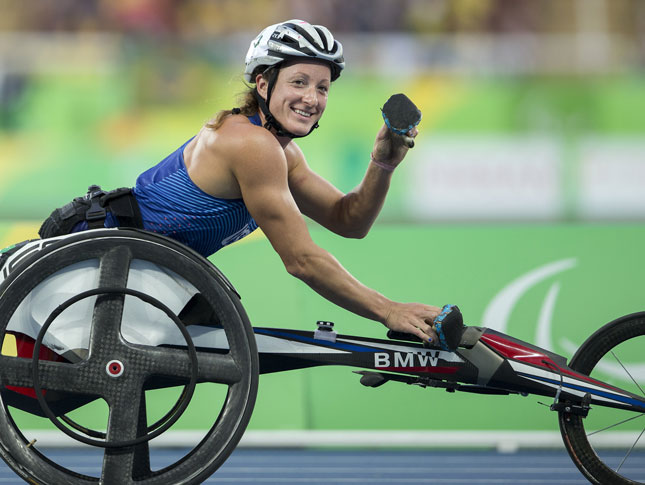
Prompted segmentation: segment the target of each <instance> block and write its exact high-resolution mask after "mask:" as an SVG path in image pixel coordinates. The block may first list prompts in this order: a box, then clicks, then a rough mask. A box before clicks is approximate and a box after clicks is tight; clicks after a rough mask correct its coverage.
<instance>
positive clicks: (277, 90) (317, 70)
mask: <svg viewBox="0 0 645 485" xmlns="http://www.w3.org/2000/svg"><path fill="white" fill-rule="evenodd" d="M330 84H331V70H330V69H329V67H328V66H327V65H325V64H322V63H320V62H316V61H303V62H297V63H295V62H294V63H290V64H286V65H285V66H284V67H282V68H281V69H280V72H279V73H278V78H277V80H276V83H275V87H274V88H273V92H272V93H271V100H270V102H269V111H271V114H273V116H274V117H275V118H276V120H277V121H278V122H279V123H280V124H281V125H282V126H283V127H284V129H285V130H288V131H290V132H291V133H294V134H296V135H306V134H308V133H309V131H310V130H311V127H312V126H313V125H314V124H315V123H316V122H317V121H318V120H319V119H320V117H321V116H322V114H323V112H324V111H325V107H326V106H327V95H328V93H329V85H330ZM257 89H258V92H259V93H260V95H261V96H262V97H264V99H266V96H267V89H268V82H267V80H266V79H264V78H262V77H261V76H258V78H257Z"/></svg>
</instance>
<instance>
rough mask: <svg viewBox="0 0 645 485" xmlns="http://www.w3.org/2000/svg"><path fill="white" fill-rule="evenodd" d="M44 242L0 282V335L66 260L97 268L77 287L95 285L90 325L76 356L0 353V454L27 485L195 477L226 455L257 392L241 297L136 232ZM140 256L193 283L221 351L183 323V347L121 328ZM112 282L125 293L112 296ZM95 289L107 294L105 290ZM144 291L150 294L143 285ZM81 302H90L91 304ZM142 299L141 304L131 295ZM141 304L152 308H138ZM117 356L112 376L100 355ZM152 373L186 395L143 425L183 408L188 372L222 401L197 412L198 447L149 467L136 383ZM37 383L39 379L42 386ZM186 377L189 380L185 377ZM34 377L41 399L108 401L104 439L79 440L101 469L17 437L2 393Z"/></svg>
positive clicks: (217, 276)
mask: <svg viewBox="0 0 645 485" xmlns="http://www.w3.org/2000/svg"><path fill="white" fill-rule="evenodd" d="M46 242H47V244H46V245H45V244H43V245H42V246H41V247H40V248H39V249H38V250H36V251H34V252H33V253H32V254H30V255H29V256H27V257H24V258H23V259H22V260H19V263H17V264H16V265H15V267H14V268H12V271H11V273H10V274H9V275H8V277H7V278H6V279H5V280H4V281H3V282H2V284H1V285H0V332H2V335H3V336H5V337H6V335H7V328H8V326H11V325H14V326H15V323H12V322H13V321H12V316H13V315H14V314H18V309H19V306H20V304H21V303H22V302H23V301H24V300H26V299H28V298H31V297H32V295H33V294H35V292H36V291H38V290H39V289H41V288H42V287H43V286H42V285H46V284H48V283H46V281H49V282H51V281H52V280H51V279H49V280H48V278H50V277H52V278H55V277H57V276H56V275H59V274H60V272H61V271H65V270H66V269H68V268H70V267H72V266H73V265H77V264H85V262H87V261H96V262H97V263H98V264H97V269H96V272H97V274H98V276H97V282H96V283H95V285H94V286H95V288H84V290H90V291H87V292H86V293H92V292H93V291H94V293H98V295H97V294H92V295H90V296H92V297H93V298H94V299H95V302H94V303H93V305H94V306H93V310H92V312H91V315H92V317H91V319H90V321H88V323H87V325H88V326H89V327H90V328H89V330H88V331H87V334H88V335H89V337H88V349H87V352H86V354H85V358H84V360H83V359H81V360H80V361H77V362H73V363H70V362H69V361H68V362H67V363H66V362H55V363H52V362H46V361H43V360H42V358H41V360H38V359H37V358H36V359H24V358H16V357H12V356H7V355H2V356H0V384H2V387H1V389H3V391H2V394H1V395H0V396H1V398H2V402H1V403H0V455H1V456H2V458H3V459H4V460H5V461H6V462H7V464H8V465H9V466H10V467H11V468H12V469H13V470H14V471H15V472H16V473H17V474H18V475H19V476H20V477H21V478H23V479H24V480H25V481H28V482H30V483H42V484H52V485H59V484H61V483H66V484H70V485H80V484H96V483H102V484H116V483H119V484H129V483H137V484H142V485H148V484H164V485H167V484H197V483H202V482H203V481H204V480H205V479H206V478H208V477H209V476H210V475H212V474H213V473H214V472H215V471H216V470H217V469H218V468H219V467H220V466H221V465H222V463H224V461H225V460H226V459H227V458H228V456H229V455H230V453H231V452H232V451H233V449H234V448H235V447H236V445H237V443H238V442H239V440H240V438H241V436H242V434H243V433H244V431H245V429H246V426H247V424H248V421H249V419H250V417H251V413H252V411H253V407H254V404H255V399H256V394H257V386H258V374H259V366H258V354H257V348H256V345H255V337H254V333H253V329H252V327H251V325H250V322H249V320H248V317H247V315H246V313H245V311H244V309H243V307H242V305H241V303H240V300H239V295H237V293H236V292H235V290H234V288H233V286H232V285H231V284H230V283H229V282H228V281H227V280H226V278H225V277H224V276H223V275H222V274H221V273H220V272H219V271H218V270H217V268H215V266H213V265H212V264H211V263H210V262H209V261H208V260H206V259H205V258H203V257H202V256H200V255H199V254H197V253H195V252H194V251H192V250H190V249H189V248H187V247H185V246H183V245H182V244H179V243H178V242H176V241H174V240H171V239H168V238H165V237H162V236H158V235H155V234H152V233H147V232H145V231H136V230H122V229H118V230H115V229H108V230H104V229H99V230H95V231H86V232H82V233H78V234H73V235H70V236H65V237H62V238H53V239H52V240H48V241H46ZM137 264H143V265H154V267H155V268H159V269H160V273H158V274H161V273H164V274H171V273H172V274H173V275H178V276H179V277H180V278H183V280H182V281H185V282H188V284H185V283H182V285H183V286H182V287H184V286H185V287H188V286H190V288H191V291H196V292H197V293H196V294H198V295H199V296H200V297H201V298H202V300H201V301H202V303H201V305H202V306H203V305H204V302H206V306H207V307H209V311H210V313H208V312H207V313H208V314H209V315H211V316H212V315H214V316H215V317H216V319H217V321H216V323H215V324H212V325H217V327H218V328H222V329H223V330H224V331H225V336H226V340H227V341H228V347H229V350H228V351H223V352H219V353H218V352H209V351H208V349H205V348H203V347H202V348H201V349H200V348H199V347H198V348H197V350H196V351H195V347H194V346H193V344H192V341H191V337H190V336H189V335H187V332H186V331H185V329H182V335H183V336H184V338H183V340H182V341H180V343H181V344H183V343H184V340H185V344H186V345H184V346H183V348H182V346H181V345H179V344H178V345H175V346H173V345H162V346H152V345H144V344H140V343H139V344H138V343H135V344H133V343H132V342H129V341H127V340H126V339H125V338H124V337H123V335H122V324H123V322H124V321H125V317H124V315H125V314H126V313H125V312H124V307H125V306H126V304H128V303H127V302H128V301H129V300H128V298H131V299H132V301H134V300H136V298H133V296H136V293H139V294H140V293H141V292H136V291H133V290H129V289H128V287H129V285H130V280H131V279H132V280H134V279H136V278H137V277H138V278H142V279H143V278H145V276H141V274H144V272H143V271H141V272H140V274H135V273H136V272H137V271H139V270H138V269H136V268H139V266H137ZM147 267H148V266H146V268H147ZM155 274H157V273H155ZM171 279H172V278H171ZM173 281H175V280H173ZM154 282H155V280H153V281H152V285H153V286H154ZM148 284H150V282H149V283H148ZM126 285H127V286H126ZM119 288H122V289H124V290H123V291H122V292H120V291H119ZM103 289H105V291H102V290H103ZM108 290H109V291H108ZM151 292H153V293H154V291H153V290H152V289H151ZM126 295H128V296H126ZM77 296H78V295H77ZM81 296H82V295H81ZM84 298H85V297H84ZM142 298H145V301H149V302H151V303H152V304H153V306H158V308H161V307H163V308H166V309H167V307H165V305H164V302H161V301H158V299H155V298H152V297H147V295H142ZM72 300H74V298H70V299H68V300H67V301H66V302H65V303H63V302H60V301H59V302H57V304H58V305H59V307H58V308H60V307H62V306H65V304H69V305H71V303H73V302H72ZM79 301H80V300H79ZM88 304H90V305H91V302H90V303H88ZM145 304H147V303H140V305H145ZM58 308H57V310H58ZM144 310H145V311H148V313H150V311H149V309H148V308H147V307H145V308H144ZM145 311H144V313H145ZM176 313H177V312H175V314H173V313H172V312H171V313H169V314H168V316H170V318H171V319H172V320H173V321H175V324H179V325H181V324H182V321H180V320H179V318H178V317H177V315H176ZM56 315H57V314H56V310H54V311H53V312H51V314H50V315H49V318H50V319H52V318H56ZM215 317H213V318H215ZM97 322H99V323H97ZM43 327H45V326H43ZM45 330H46V329H45ZM48 331H49V330H47V332H48ZM43 333H46V332H44V331H41V334H40V335H39V337H38V339H40V340H42V337H43V335H42V334H43ZM62 335H63V336H64V334H62ZM32 337H33V336H32ZM38 339H35V340H36V345H38V344H39V340H38ZM188 341H190V342H188ZM44 345H45V344H44ZM186 347H187V348H188V352H186ZM115 349H116V350H115ZM114 352H116V357H117V358H118V359H121V361H122V362H121V361H119V364H121V363H122V364H123V367H125V369H126V372H125V373H119V374H116V375H112V376H110V375H109V371H108V368H107V366H106V364H105V362H108V363H110V362H114V361H113V360H108V359H111V358H114V356H113V355H112V353H114ZM186 354H188V355H186ZM195 355H196V359H197V360H196V361H195ZM123 356H125V357H123ZM191 359H192V360H191ZM195 362H197V363H198V365H197V367H198V369H196V368H195V365H194V364H195ZM79 366H81V367H83V369H84V370H83V372H82V373H80V374H79V377H77V378H76V377H74V373H75V372H76V369H77V368H80V367H79ZM146 366H148V367H150V366H156V367H154V369H155V370H154V372H151V371H150V370H149V369H146ZM141 369H143V372H142V373H141V376H143V377H140V380H139V381H137V380H136V379H135V378H134V377H132V376H139V374H138V373H139V372H140V370H141ZM197 370H198V371H199V375H198V374H197ZM32 371H33V372H32ZM155 372H158V373H155ZM81 374H82V375H81ZM106 374H107V377H106ZM122 374H123V376H127V379H126V378H125V377H124V378H123V379H124V380H123V381H119V380H118V379H115V378H121V375H122ZM150 375H152V377H153V378H154V379H156V381H155V382H157V383H159V382H165V381H164V380H167V381H168V382H172V384H169V387H171V386H178V387H181V386H185V387H184V393H182V395H181V396H180V398H179V401H178V404H182V406H178V405H176V406H175V408H173V410H171V412H170V413H169V414H168V415H166V416H165V417H164V418H163V419H162V421H163V423H162V424H160V425H159V426H157V425H152V428H155V427H156V428H157V430H159V429H161V431H162V432H163V430H165V424H164V423H168V422H169V421H170V419H169V418H170V416H169V415H171V414H173V413H174V412H175V411H176V410H177V409H178V408H182V409H181V411H182V412H183V409H185V407H186V406H185V405H187V404H188V403H187V402H182V400H183V399H186V395H187V393H186V390H187V389H188V388H189V387H190V385H193V387H194V384H195V379H194V377H195V376H197V382H198V384H197V387H200V386H202V385H206V386H217V387H223V390H222V395H223V396H224V397H223V404H222V406H221V409H218V408H217V407H216V406H214V405H213V408H214V409H212V415H210V416H204V417H203V419H204V420H205V421H204V423H203V425H204V428H206V429H207V431H206V432H205V435H204V437H203V438H202V439H201V440H200V441H199V442H198V443H197V444H196V446H195V447H194V448H192V449H191V450H190V451H189V452H188V453H187V454H186V455H185V456H183V457H182V458H181V459H180V460H179V461H177V462H175V463H172V464H170V465H168V466H165V467H164V468H162V469H156V470H152V469H151V466H150V463H151V460H150V458H151V456H150V455H151V450H150V447H149V446H148V441H149V440H150V439H154V438H155V437H156V436H157V435H158V434H159V433H155V432H154V430H153V432H151V428H150V427H149V425H148V424H147V415H146V398H145V395H146V392H147V390H149V388H147V387H145V386H143V385H142V383H145V384H146V385H148V382H149V381H150ZM34 376H35V377H34ZM191 376H192V377H191ZM138 378H139V377H137V379H138ZM40 379H44V381H43V382H42V383H41V382H39V380H40ZM128 379H129V380H128ZM154 379H153V380H154ZM188 381H190V383H187V382H188ZM101 382H104V383H105V384H101ZM115 383H116V384H115ZM35 384H38V386H37V385H35ZM40 384H42V387H43V389H47V393H48V396H52V395H59V396H60V395H62V396H63V397H64V396H65V394H66V391H69V394H71V393H73V396H74V397H77V396H78V395H79V394H83V393H84V392H85V391H84V389H86V388H87V389H88V390H87V391H86V393H87V394H88V396H85V398H86V400H91V399H92V398H94V397H96V396H98V397H100V398H103V399H104V401H105V402H106V403H107V404H108V410H109V420H108V421H107V425H106V430H105V433H103V435H102V436H103V438H104V439H103V440H101V435H100V434H99V439H98V440H97V439H96V438H94V439H92V440H85V441H83V442H90V446H92V443H91V442H94V443H95V444H94V445H93V446H101V447H102V448H103V450H102V452H103V459H102V464H100V465H99V469H98V470H96V471H92V472H87V471H85V470H81V471H75V470H72V469H68V468H65V467H63V466H61V465H59V464H57V463H55V462H54V461H52V460H51V459H50V458H48V457H47V453H46V451H44V450H39V449H38V446H37V443H36V445H35V446H33V443H31V444H29V443H30V441H29V440H28V439H27V438H26V437H25V435H26V434H27V433H23V431H22V430H20V429H19V427H18V425H17V424H16V423H17V421H18V420H15V419H14V416H13V415H12V404H11V400H10V399H9V396H10V395H11V391H7V390H6V386H14V387H30V388H36V390H37V388H38V387H39V385H40ZM189 384H190V385H189ZM66 386H71V387H66ZM119 386H121V387H119ZM128 386H129V387H128ZM159 387H163V386H160V385H159V384H157V387H156V388H159ZM188 394H190V393H188ZM81 398H83V396H81ZM188 399H190V397H188ZM63 401H64V399H63ZM164 404H165V403H164ZM171 405H172V402H171V403H169V407H170V406H171ZM45 407H47V406H45ZM53 407H54V406H52V408H53ZM50 411H51V409H50ZM54 414H59V413H54ZM61 414H62V413H61ZM177 417H178V416H175V418H177ZM50 419H51V417H50ZM66 422H67V421H66ZM55 424H56V423H55ZM74 424H75V423H74ZM57 426H58V425H57ZM209 427H210V429H209ZM76 429H83V428H82V427H80V428H79V427H77V428H76ZM90 431H91V432H92V433H96V432H94V431H93V430H90ZM146 433H148V434H149V435H146ZM92 436H95V435H94V434H93V435H92ZM79 441H82V440H81V439H79ZM101 441H103V444H101V443H100V442H101ZM97 442H98V444H96V443H97ZM115 446H116V448H115Z"/></svg>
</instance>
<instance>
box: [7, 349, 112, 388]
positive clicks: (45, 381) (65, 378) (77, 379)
mask: <svg viewBox="0 0 645 485" xmlns="http://www.w3.org/2000/svg"><path fill="white" fill-rule="evenodd" d="M83 367H84V366H83V365H82V363H81V364H69V363H64V362H53V361H48V360H40V361H38V379H39V381H40V386H41V388H42V389H47V390H50V391H64V392H69V393H75V394H84V395H98V394H97V392H100V387H99V386H98V385H97V386H93V385H92V384H93V380H92V379H88V378H87V376H85V372H84V369H83ZM0 380H1V381H2V384H3V385H5V386H16V387H29V388H32V387H34V379H33V375H32V361H31V359H25V358H21V357H8V356H0Z"/></svg>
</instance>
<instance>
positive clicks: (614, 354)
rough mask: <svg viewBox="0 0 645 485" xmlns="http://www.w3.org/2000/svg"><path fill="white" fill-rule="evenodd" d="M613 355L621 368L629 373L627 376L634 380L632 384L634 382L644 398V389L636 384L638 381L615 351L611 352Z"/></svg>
mask: <svg viewBox="0 0 645 485" xmlns="http://www.w3.org/2000/svg"><path fill="white" fill-rule="evenodd" d="M611 355H613V356H614V359H616V361H617V362H618V363H619V364H620V366H621V367H622V368H623V370H624V371H625V372H626V373H627V375H628V376H629V378H630V379H631V380H632V382H633V383H634V384H636V387H638V389H639V390H640V391H641V394H642V395H643V396H645V392H643V388H642V387H641V386H640V385H639V384H638V382H636V379H634V377H633V376H632V375H631V374H630V373H629V371H628V370H627V368H626V367H625V366H624V365H623V363H622V362H621V361H620V359H619V358H618V356H617V355H616V353H615V352H614V351H613V350H612V351H611Z"/></svg>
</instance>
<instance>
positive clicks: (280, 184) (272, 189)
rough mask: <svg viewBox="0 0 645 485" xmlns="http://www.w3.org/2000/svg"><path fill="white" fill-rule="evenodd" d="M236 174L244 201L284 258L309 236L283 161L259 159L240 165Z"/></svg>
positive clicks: (288, 256)
mask: <svg viewBox="0 0 645 485" xmlns="http://www.w3.org/2000/svg"><path fill="white" fill-rule="evenodd" d="M236 178H237V180H238V183H239V185H240V189H241V191H242V197H243V199H244V203H245V205H246V207H247V209H248V211H249V213H250V214H251V216H252V217H253V218H254V219H255V221H256V222H257V223H258V226H260V228H261V229H262V231H263V232H264V234H265V235H266V236H267V238H268V239H269V241H270V242H271V244H272V246H273V247H274V249H275V250H276V251H277V252H278V254H279V255H280V257H281V258H282V259H283V260H284V261H285V263H286V262H287V260H288V259H289V258H290V257H291V256H293V255H294V254H296V253H297V252H298V250H300V249H301V248H302V247H304V246H306V245H308V244H311V243H312V241H311V237H310V236H309V231H308V229H307V225H306V224H305V221H304V219H303V218H302V214H301V213H300V211H299V210H298V206H297V205H296V202H295V200H294V199H293V197H292V195H291V192H290V191H289V185H288V182H287V169H286V163H284V162H283V161H281V160H271V161H268V162H267V161H266V160H261V161H257V162H256V163H252V164H249V166H246V167H239V168H238V170H236Z"/></svg>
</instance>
